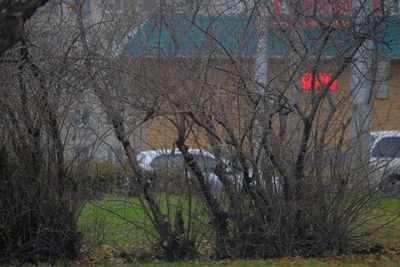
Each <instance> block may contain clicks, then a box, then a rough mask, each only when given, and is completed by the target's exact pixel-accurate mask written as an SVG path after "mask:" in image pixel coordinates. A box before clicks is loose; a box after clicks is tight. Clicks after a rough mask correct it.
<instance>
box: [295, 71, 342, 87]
mask: <svg viewBox="0 0 400 267" xmlns="http://www.w3.org/2000/svg"><path fill="white" fill-rule="evenodd" d="M331 79H332V73H318V77H315V85H314V88H315V89H322V88H324V86H325V85H326V84H327V83H329V82H330V81H331ZM312 82H313V75H312V73H310V72H308V73H304V74H303V77H302V78H301V88H302V89H304V90H310V89H311V88H312ZM336 88H337V79H335V80H334V81H333V82H332V84H331V85H330V86H329V89H330V90H336Z"/></svg>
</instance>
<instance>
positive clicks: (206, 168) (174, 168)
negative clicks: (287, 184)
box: [136, 148, 282, 194]
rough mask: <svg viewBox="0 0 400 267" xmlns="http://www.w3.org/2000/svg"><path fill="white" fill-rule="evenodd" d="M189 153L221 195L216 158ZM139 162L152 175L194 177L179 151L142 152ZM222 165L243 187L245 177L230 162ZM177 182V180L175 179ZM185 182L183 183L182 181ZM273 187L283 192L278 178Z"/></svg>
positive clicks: (224, 162) (193, 151)
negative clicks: (216, 172) (233, 168)
mask: <svg viewBox="0 0 400 267" xmlns="http://www.w3.org/2000/svg"><path fill="white" fill-rule="evenodd" d="M189 153H190V154H192V155H193V157H194V159H195V160H196V162H197V164H199V167H200V169H201V171H202V172H203V175H204V177H205V178H206V179H208V182H209V183H210V184H211V188H212V191H213V192H214V193H216V194H218V193H221V192H222V191H223V185H222V183H221V182H220V180H219V178H218V176H217V175H216V174H215V173H214V171H215V167H216V165H217V161H216V160H217V159H216V158H215V157H214V155H213V154H212V153H210V152H209V151H206V150H200V149H192V148H191V149H189ZM136 158H137V160H138V162H139V165H140V167H141V168H143V170H145V171H147V172H150V173H161V174H163V175H164V176H166V177H167V179H168V177H169V176H171V175H172V176H173V177H179V176H180V175H181V176H182V175H184V176H187V177H192V176H193V175H192V173H191V171H190V170H188V168H187V167H186V164H185V161H184V157H183V155H182V153H181V152H180V151H179V150H178V149H175V150H171V149H166V150H148V151H142V152H140V153H138V155H137V157H136ZM221 160H222V162H221V163H222V164H223V166H224V167H225V170H226V172H227V174H228V179H230V181H231V182H233V183H234V184H235V185H237V186H241V185H242V181H243V176H242V174H241V172H240V171H236V172H235V171H233V170H232V166H231V164H230V162H229V161H228V160H225V159H221ZM249 173H250V175H252V173H253V170H251V169H250V170H249ZM175 180H176V179H175ZM158 182H159V183H161V184H162V186H163V187H164V186H169V184H167V185H166V183H172V181H165V179H164V181H158ZM180 182H183V181H180ZM260 184H261V186H266V185H265V184H266V183H260ZM272 185H273V187H274V188H273V190H274V192H281V191H282V185H281V183H280V181H279V178H278V177H273V178H272Z"/></svg>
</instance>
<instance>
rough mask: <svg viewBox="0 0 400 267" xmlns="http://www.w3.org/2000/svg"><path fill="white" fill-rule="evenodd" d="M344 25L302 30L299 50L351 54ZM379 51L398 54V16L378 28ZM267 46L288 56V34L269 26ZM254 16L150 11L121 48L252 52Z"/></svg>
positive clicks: (162, 52) (180, 52)
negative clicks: (329, 29) (162, 14)
mask: <svg viewBox="0 0 400 267" xmlns="http://www.w3.org/2000/svg"><path fill="white" fill-rule="evenodd" d="M351 34H352V33H350V34H347V33H346V32H345V31H344V30H340V29H335V30H334V31H332V32H331V33H330V35H329V36H328V37H327V39H326V40H327V42H326V43H323V42H324V39H325V38H324V37H326V35H327V33H326V32H324V31H322V30H321V29H320V28H317V27H309V28H306V29H305V30H304V35H303V36H302V40H301V44H302V49H303V50H302V53H304V55H314V54H316V53H317V52H318V51H319V50H320V49H321V47H323V55H325V56H336V55H339V54H342V55H346V54H349V53H350V52H351V51H352V49H354V47H351V44H352V43H353V42H352V40H353V39H352V37H351ZM376 38H377V39H378V41H377V43H376V49H377V52H378V53H384V54H387V55H389V56H400V17H392V18H389V19H387V20H385V22H384V23H383V24H382V25H381V26H380V27H379V28H378V30H377V33H376ZM267 40H268V43H267V52H268V54H269V55H271V56H289V54H290V53H291V44H290V42H289V38H288V37H287V36H285V34H282V33H281V32H279V31H278V30H274V29H270V30H269V32H268V36H267ZM256 46H257V42H256V34H255V26H254V20H253V19H252V18H251V17H248V16H197V17H196V18H195V19H194V20H193V21H190V20H189V19H187V18H185V17H184V16H175V17H169V18H162V17H153V18H151V19H149V20H147V21H146V22H145V23H144V25H143V26H142V27H141V28H140V29H139V30H138V31H137V33H136V34H135V35H134V36H132V38H131V39H130V40H129V41H128V43H127V44H126V46H125V47H124V48H123V49H122V51H121V54H134V55H160V56H162V55H167V56H169V55H199V56H200V55H214V56H227V55H228V54H230V55H232V56H253V55H255V52H256Z"/></svg>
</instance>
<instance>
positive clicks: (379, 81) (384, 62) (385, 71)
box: [375, 59, 390, 100]
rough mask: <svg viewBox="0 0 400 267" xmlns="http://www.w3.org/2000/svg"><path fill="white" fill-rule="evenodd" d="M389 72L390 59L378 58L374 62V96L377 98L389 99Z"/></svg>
mask: <svg viewBox="0 0 400 267" xmlns="http://www.w3.org/2000/svg"><path fill="white" fill-rule="evenodd" d="M389 72H390V61H389V59H380V60H379V61H378V63H377V64H376V77H375V79H376V82H375V90H376V98H377V99H381V100H383V99H389V82H388V80H389Z"/></svg>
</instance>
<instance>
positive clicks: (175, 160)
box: [150, 155, 185, 170]
mask: <svg viewBox="0 0 400 267" xmlns="http://www.w3.org/2000/svg"><path fill="white" fill-rule="evenodd" d="M184 163H185V161H184V159H183V156H182V155H161V156H157V157H155V158H154V159H153V160H152V161H151V163H150V166H151V167H153V168H154V169H159V170H160V169H161V170H173V169H179V168H183V167H184V166H185V165H184Z"/></svg>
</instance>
